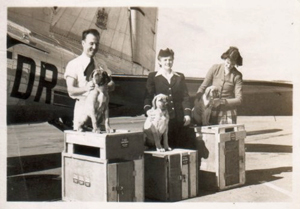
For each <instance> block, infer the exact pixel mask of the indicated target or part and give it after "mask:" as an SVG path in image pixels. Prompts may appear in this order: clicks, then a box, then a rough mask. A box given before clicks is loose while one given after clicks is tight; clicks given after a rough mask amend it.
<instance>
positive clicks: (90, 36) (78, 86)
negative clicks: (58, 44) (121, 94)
mask: <svg viewBox="0 0 300 209" xmlns="http://www.w3.org/2000/svg"><path fill="white" fill-rule="evenodd" d="M99 42H100V33H99V32H98V31H97V30H96V29H88V30H85V31H83V33H82V41H81V43H82V48H83V51H82V54H81V55H80V56H78V57H77V58H75V59H73V60H71V61H70V62H69V63H68V64H67V67H66V71H65V74H64V78H65V79H66V82H67V89H68V93H69V96H70V97H71V98H73V99H76V103H75V108H74V119H73V129H74V130H77V129H78V117H80V115H81V112H82V111H84V100H85V98H86V96H87V94H88V92H89V91H90V90H93V89H94V88H95V85H94V84H93V82H92V81H88V78H89V74H90V73H91V72H92V70H94V69H95V68H98V65H97V63H95V60H94V59H93V57H94V56H95V54H96V53H97V51H98V47H99ZM113 88H114V83H113V81H111V83H109V90H113Z"/></svg>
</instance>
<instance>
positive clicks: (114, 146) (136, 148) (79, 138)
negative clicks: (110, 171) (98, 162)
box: [64, 131, 144, 160]
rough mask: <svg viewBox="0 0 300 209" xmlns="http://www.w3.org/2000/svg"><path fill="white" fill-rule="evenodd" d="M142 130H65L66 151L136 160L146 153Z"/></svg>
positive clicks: (107, 157)
mask: <svg viewBox="0 0 300 209" xmlns="http://www.w3.org/2000/svg"><path fill="white" fill-rule="evenodd" d="M143 137H144V136H143V133H142V132H127V133H109V134H97V133H92V132H77V131H65V144H64V152H65V153H69V154H80V155H85V154H87V155H93V156H94V157H99V158H100V159H103V160H105V159H109V160H110V159H113V160H118V159H119V160H135V159H139V158H142V156H143V154H144V138H143Z"/></svg>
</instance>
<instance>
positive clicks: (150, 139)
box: [143, 94, 172, 152]
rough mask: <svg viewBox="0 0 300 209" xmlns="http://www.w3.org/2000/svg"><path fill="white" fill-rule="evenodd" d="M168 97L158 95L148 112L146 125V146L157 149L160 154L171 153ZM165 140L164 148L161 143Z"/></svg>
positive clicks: (144, 129)
mask: <svg viewBox="0 0 300 209" xmlns="http://www.w3.org/2000/svg"><path fill="white" fill-rule="evenodd" d="M167 105H168V96H166V95H164V94H158V95H156V96H155V97H154V99H153V101H152V108H151V109H150V110H148V111H147V115H148V117H147V119H146V121H145V123H144V128H143V131H144V134H145V145H146V146H148V147H155V148H156V150H157V151H158V152H165V151H171V150H172V149H171V148H170V147H169V144H168V124H169V113H168V108H167ZM162 138H163V146H162V145H161V141H162Z"/></svg>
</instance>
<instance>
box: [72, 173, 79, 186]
mask: <svg viewBox="0 0 300 209" xmlns="http://www.w3.org/2000/svg"><path fill="white" fill-rule="evenodd" d="M73 182H74V183H75V184H78V175H76V174H74V175H73Z"/></svg>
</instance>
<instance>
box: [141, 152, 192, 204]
mask: <svg viewBox="0 0 300 209" xmlns="http://www.w3.org/2000/svg"><path fill="white" fill-rule="evenodd" d="M144 157H145V197H146V198H148V199H156V200H160V201H179V200H182V199H187V198H191V197H196V196H197V195H198V182H197V181H198V161H197V159H198V157H197V151H195V150H187V149H174V150H172V151H167V152H157V151H145V152H144Z"/></svg>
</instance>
